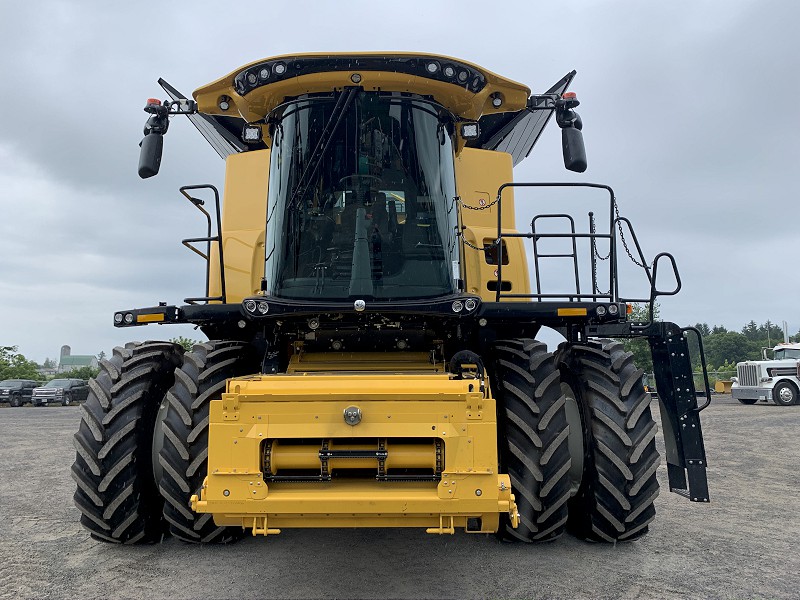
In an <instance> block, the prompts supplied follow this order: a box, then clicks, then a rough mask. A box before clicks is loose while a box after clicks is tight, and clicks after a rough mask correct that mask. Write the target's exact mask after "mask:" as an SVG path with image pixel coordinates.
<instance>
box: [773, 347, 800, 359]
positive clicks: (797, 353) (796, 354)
mask: <svg viewBox="0 0 800 600" xmlns="http://www.w3.org/2000/svg"><path fill="white" fill-rule="evenodd" d="M774 358H775V360H781V359H782V358H800V350H794V349H790V348H781V349H780V350H775V356H774Z"/></svg>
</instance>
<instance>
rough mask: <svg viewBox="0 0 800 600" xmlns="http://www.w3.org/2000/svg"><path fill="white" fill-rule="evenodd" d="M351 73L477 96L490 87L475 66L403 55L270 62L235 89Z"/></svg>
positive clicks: (243, 75)
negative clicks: (417, 81)
mask: <svg viewBox="0 0 800 600" xmlns="http://www.w3.org/2000/svg"><path fill="white" fill-rule="evenodd" d="M330 71H347V72H350V73H363V72H366V71H392V72H395V73H405V74H408V75H417V76H420V77H425V78H427V79H435V80H437V81H444V82H447V83H450V84H453V85H457V86H459V87H463V88H465V89H467V90H469V91H471V92H473V93H478V92H480V91H481V90H482V89H483V88H484V87H486V76H485V75H484V74H483V73H481V72H480V71H478V70H477V69H475V68H474V67H472V66H469V65H466V64H463V63H459V62H455V61H454V62H452V63H447V64H445V65H444V66H442V65H440V63H439V61H437V60H433V59H431V58H424V57H420V58H408V57H399V56H355V57H342V58H337V57H329V56H319V57H307V56H306V57H298V58H292V59H289V60H286V59H282V60H268V61H264V62H261V63H258V64H255V65H253V66H251V67H248V68H247V69H245V70H243V71H240V72H239V73H238V74H237V75H236V76H235V77H234V78H233V87H234V89H235V90H236V92H237V93H238V94H239V95H240V96H244V95H246V94H249V93H250V92H252V91H253V90H254V89H257V88H259V87H261V86H263V85H267V84H270V83H274V82H277V81H282V80H286V79H288V78H289V77H299V76H301V75H310V74H313V73H325V72H330Z"/></svg>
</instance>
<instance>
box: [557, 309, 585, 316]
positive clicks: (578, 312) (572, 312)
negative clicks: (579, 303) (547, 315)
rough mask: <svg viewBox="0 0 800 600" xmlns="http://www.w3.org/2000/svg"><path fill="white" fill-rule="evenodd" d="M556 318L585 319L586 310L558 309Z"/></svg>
mask: <svg viewBox="0 0 800 600" xmlns="http://www.w3.org/2000/svg"><path fill="white" fill-rule="evenodd" d="M558 316H559V317H585V316H586V309H585V308H559V309H558Z"/></svg>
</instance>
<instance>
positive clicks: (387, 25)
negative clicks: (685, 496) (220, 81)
mask: <svg viewBox="0 0 800 600" xmlns="http://www.w3.org/2000/svg"><path fill="white" fill-rule="evenodd" d="M259 6H260V7H259ZM456 17H458V18H456ZM798 17H800V7H798V5H797V4H796V3H794V2H791V1H790V0H784V1H779V0H772V1H766V2H765V1H758V2H757V1H755V0H747V1H746V0H737V1H733V2H725V3H721V2H700V3H698V2H683V1H681V2H672V3H660V4H655V3H644V2H634V1H629V2H621V1H611V0H607V1H593V2H584V3H575V4H573V5H566V6H565V5H553V6H539V5H535V4H532V3H529V2H522V1H520V2H512V3H510V4H508V3H507V4H505V5H503V6H502V10H500V9H498V10H497V11H496V12H492V11H490V10H487V5H486V4H485V3H483V2H480V3H479V2H473V1H471V2H441V3H431V2H406V3H403V4H402V5H400V4H397V5H393V6H389V5H386V4H384V3H375V2H366V1H358V2H349V3H347V4H342V3H328V2H295V3H292V5H291V6H288V5H275V4H274V3H269V4H267V3H265V4H263V5H257V6H253V7H249V8H248V12H247V13H243V12H242V13H237V12H235V11H231V10H230V9H228V8H224V7H221V6H220V5H219V4H218V3H210V2H194V3H191V6H189V7H187V6H185V5H169V4H160V5H158V7H157V8H154V7H153V5H152V4H143V3H125V4H124V5H123V4H119V3H107V2H99V1H98V2H92V1H87V2H81V3H77V2H63V1H55V0H52V1H41V2H36V3H16V4H13V5H9V6H8V7H6V8H5V9H4V11H3V20H2V22H0V72H2V73H3V77H4V80H5V85H4V90H5V91H4V93H3V94H2V95H0V110H2V113H3V114H4V115H5V118H4V122H3V126H2V128H0V211H2V212H0V342H2V343H3V344H18V345H19V346H20V348H21V350H22V351H23V352H24V353H26V354H27V355H28V356H30V357H31V358H34V359H36V360H40V361H41V360H44V358H45V356H53V355H55V354H56V352H57V350H58V348H59V347H60V346H61V344H64V343H69V344H70V345H72V346H73V349H74V351H75V352H86V353H89V352H99V351H100V350H105V351H106V352H108V351H109V350H110V347H111V346H112V345H114V344H118V343H123V342H124V341H126V338H127V336H129V335H131V334H130V332H127V331H117V330H115V329H113V327H111V325H110V322H111V315H112V314H113V311H114V310H115V309H118V308H124V307H130V306H145V305H150V304H153V303H155V302H157V301H159V300H167V301H170V302H179V301H180V299H182V298H183V297H184V296H188V295H193V294H195V293H196V292H197V291H198V290H199V288H200V286H201V285H202V265H201V264H200V261H199V260H198V259H196V257H193V256H191V255H190V254H189V253H188V252H187V251H185V250H184V249H183V248H182V247H181V246H180V243H179V241H180V239H181V238H183V237H188V236H193V235H197V234H198V233H199V232H200V231H201V230H202V227H203V223H202V221H201V220H200V219H199V215H198V214H195V211H194V210H193V209H192V208H191V206H189V204H188V203H187V202H186V201H185V200H184V199H183V198H181V197H180V196H179V195H178V194H177V188H178V187H179V186H180V185H182V184H185V183H200V182H209V183H214V184H217V185H219V186H221V184H222V178H223V164H222V162H221V161H220V160H219V159H218V158H217V157H216V155H215V154H214V153H213V151H212V150H211V149H210V148H209V147H208V146H207V144H206V143H205V141H204V140H202V138H201V137H200V136H199V135H198V134H197V133H196V132H195V131H194V128H193V127H192V126H191V125H190V124H189V123H188V122H185V121H181V120H175V121H174V122H173V124H172V126H171V128H170V132H169V134H168V136H167V138H166V150H165V156H164V164H163V168H162V173H161V174H160V175H159V176H158V177H157V178H154V179H152V180H148V181H141V180H139V179H138V177H137V176H136V173H135V171H136V163H137V160H138V147H137V145H138V142H139V140H140V138H141V134H142V131H141V130H142V126H143V124H144V121H145V114H144V113H143V112H142V107H143V105H144V100H145V99H146V98H147V97H149V96H153V95H156V96H163V93H162V92H161V90H160V88H158V86H157V85H156V79H157V78H158V77H159V76H163V77H165V78H166V79H167V80H168V81H170V82H171V83H173V84H174V85H175V86H177V87H178V88H179V89H181V90H182V91H184V92H185V93H190V92H191V91H192V90H193V89H194V88H196V87H199V86H200V85H203V84H205V83H208V82H210V81H212V80H214V79H216V78H218V77H220V76H222V75H224V74H226V73H229V72H230V71H232V70H234V69H235V68H236V67H238V66H240V65H241V64H244V63H246V62H249V61H252V60H256V59H259V58H263V57H266V56H271V55H276V54H281V53H289V52H301V51H324V50H329V51H347V50H351V51H352V50H412V51H413V50H418V51H421V52H438V53H443V54H449V55H454V56H459V57H462V58H464V59H466V60H470V61H473V62H476V63H478V64H480V65H482V66H484V67H486V68H488V69H490V70H492V71H495V72H497V73H501V74H503V75H506V76H509V77H512V78H514V79H517V80H519V81H521V82H523V83H526V84H527V85H529V86H530V87H531V88H532V89H533V90H534V91H543V90H545V89H547V87H549V86H550V84H552V83H553V82H555V81H556V80H557V79H558V78H560V77H561V76H562V75H563V74H564V73H566V72H567V71H569V70H570V69H572V68H576V69H578V78H577V79H576V80H575V83H574V86H573V87H574V89H575V90H577V91H578V93H579V98H580V99H581V100H582V105H581V109H580V112H581V115H582V117H583V120H584V125H585V126H584V133H585V137H586V144H587V150H588V152H589V160H590V167H589V170H588V171H587V173H586V174H583V175H576V174H571V173H568V172H566V171H564V169H563V166H562V165H561V159H560V139H559V132H558V131H557V129H556V128H553V129H550V130H548V131H546V132H545V134H544V135H543V137H542V139H541V140H540V142H539V145H538V146H537V148H536V149H535V150H534V152H533V154H532V155H531V157H530V158H529V159H527V160H526V161H524V162H523V163H522V164H521V165H520V166H519V167H518V168H517V170H516V173H515V177H516V178H517V180H533V181H536V180H538V181H547V180H549V181H553V180H570V181H587V180H588V181H601V182H606V183H609V184H611V185H612V186H613V187H614V188H615V190H616V191H617V194H618V197H619V201H620V208H621V210H622V212H623V214H625V215H627V216H629V217H630V218H631V219H632V220H633V221H634V224H635V225H636V227H637V231H638V233H639V236H640V238H641V239H642V243H643V246H644V247H645V250H646V252H647V253H648V255H649V256H652V255H654V254H655V253H657V252H659V251H661V250H669V251H672V252H673V253H674V254H675V255H676V258H678V261H679V266H680V267H681V274H682V277H683V282H684V290H683V292H682V293H681V294H680V295H679V296H677V297H675V298H668V299H665V300H664V301H663V303H662V306H663V314H664V316H665V317H667V318H671V319H674V320H676V321H678V322H680V323H683V324H691V323H694V322H697V321H707V322H709V323H720V324H724V325H726V326H727V327H730V328H739V327H741V326H742V325H743V324H744V323H745V322H746V321H747V320H749V319H751V318H752V319H755V320H756V321H759V322H761V321H764V320H766V319H771V320H773V321H780V320H782V319H786V320H788V321H790V324H791V326H792V332H795V331H797V329H798V327H800V315H798V313H797V309H796V303H794V302H793V301H792V299H793V298H797V297H798V296H800V283H798V278H797V277H792V276H791V274H792V273H794V272H796V270H797V268H796V257H795V254H796V252H794V249H793V248H794V246H796V243H797V242H796V240H797V236H796V229H797V223H798V222H800V208H798V204H797V192H796V189H795V184H794V182H793V181H792V179H791V178H792V177H793V175H794V172H795V171H796V164H797V162H798V158H800V142H799V141H798V137H797V131H798V124H799V123H798V116H797V111H795V110H793V107H792V105H791V101H792V100H793V99H794V98H796V97H797V96H798V92H800V89H798V88H800V78H798V76H797V69H796V64H795V63H796V60H797V56H798V55H800V52H798V50H799V48H798V41H797V35H796V32H795V31H794V28H795V27H796V23H797V22H798V20H799V19H798ZM517 213H518V217H519V221H520V222H521V223H525V222H529V221H530V218H531V216H532V214H533V206H531V205H525V204H524V203H522V202H518V208H517ZM634 276H635V273H631V277H634ZM134 333H135V334H138V335H139V336H141V337H144V336H147V337H162V338H163V337H172V336H174V335H189V336H190V337H191V330H185V329H183V330H179V329H177V328H167V329H158V328H152V327H151V328H146V329H141V330H137V331H136V332H134ZM194 337H199V334H198V332H194Z"/></svg>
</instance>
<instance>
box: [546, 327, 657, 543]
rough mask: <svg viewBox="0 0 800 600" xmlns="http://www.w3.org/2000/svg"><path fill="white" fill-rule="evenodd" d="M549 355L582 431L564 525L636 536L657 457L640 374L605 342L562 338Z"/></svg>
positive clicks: (650, 514)
mask: <svg viewBox="0 0 800 600" xmlns="http://www.w3.org/2000/svg"><path fill="white" fill-rule="evenodd" d="M557 356H558V362H559V365H560V368H561V376H562V378H563V379H564V381H565V382H566V383H567V384H568V385H569V386H570V388H571V389H572V390H573V392H574V393H575V396H576V399H577V400H578V405H579V408H580V415H581V419H582V422H583V432H584V443H583V447H584V460H583V475H582V477H581V484H580V487H579V488H578V493H577V494H576V495H575V497H573V498H572V499H571V500H570V507H569V512H570V519H569V524H568V528H569V529H570V531H572V532H573V533H574V534H575V535H577V536H579V537H581V538H584V539H588V540H593V541H606V542H615V541H617V540H633V539H636V538H638V537H640V536H642V535H644V534H645V533H647V530H648V525H649V523H650V522H651V521H652V520H653V518H654V517H655V507H654V505H653V502H654V500H655V499H656V497H657V496H658V481H657V480H656V469H657V468H658V465H659V462H660V457H659V455H658V451H657V450H656V445H655V435H656V431H657V430H658V428H657V426H656V424H655V422H654V421H653V417H652V414H651V412H650V398H649V397H648V396H647V394H646V393H645V391H644V386H643V384H642V374H643V372H642V371H641V370H640V369H637V368H636V366H635V365H634V364H633V356H632V355H631V353H629V352H626V351H625V349H624V347H623V345H622V344H621V343H619V342H614V341H611V340H603V341H589V342H588V343H586V344H580V345H568V344H566V343H565V344H562V345H561V346H560V347H559V350H558V352H557Z"/></svg>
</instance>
